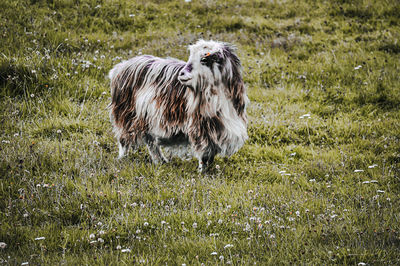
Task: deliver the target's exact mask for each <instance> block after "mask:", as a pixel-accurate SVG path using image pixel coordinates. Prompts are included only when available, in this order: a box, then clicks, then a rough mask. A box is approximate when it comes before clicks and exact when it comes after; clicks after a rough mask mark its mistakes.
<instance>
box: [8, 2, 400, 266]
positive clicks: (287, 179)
mask: <svg viewBox="0 0 400 266" xmlns="http://www.w3.org/2000/svg"><path fill="white" fill-rule="evenodd" d="M399 14H400V2H399V1H398V0H387V1H384V0H382V1H373V0H370V1H368V0H365V1H361V0H354V1H350V0H348V1H347V0H337V1H306V0H302V1H290V0H288V1H277V0H276V1H275V0H270V1H266V0H265V1H264V0H254V1H245V0H232V1H214V0H202V1H200V0H192V1H190V2H186V1H184V0H179V1H178V0H174V1H166V0H154V1H145V0H142V1H128V0H115V1H114V0H47V1H45V0H43V1H36V0H31V1H28V0H26V1H25V0H2V1H1V2H0V35H1V37H0V99H1V103H0V109H1V111H0V125H1V128H0V156H1V157H0V158H1V159H0V242H2V243H0V263H2V264H11V265H21V264H22V263H26V262H28V263H29V264H30V265H36V264H67V265H81V264H92V265H97V264H99V265H109V264H121V265H124V264H127V265H131V264H133V263H135V264H169V265H181V264H186V265H198V264H202V263H204V264H205V265H214V264H221V265H222V264H233V265H250V264H271V265H272V264H313V265H320V264H348V265H357V264H358V265H365V264H366V265H382V264H385V265H390V264H400V256H399V254H400V196H399V193H400V140H399V138H400V108H399V107H400V75H399V73H400V42H399V39H400V18H399ZM200 38H204V39H213V40H219V41H225V42H230V43H233V44H235V45H236V46H237V48H238V49H237V53H238V55H239V57H240V58H241V60H242V64H243V74H244V79H245V83H246V87H247V89H248V95H249V98H250V100H251V105H250V106H249V109H248V114H249V120H250V122H249V127H248V132H249V140H248V141H247V143H246V144H245V146H244V147H243V148H242V149H241V150H240V151H239V152H238V153H237V154H235V155H234V156H232V157H231V158H217V159H216V162H215V165H214V168H213V170H211V171H210V172H209V173H208V174H199V173H197V171H196V167H197V162H196V161H195V160H190V161H182V160H179V159H173V160H172V161H171V162H170V163H168V164H165V165H162V166H154V165H152V164H151V163H150V158H149V155H148V153H147V151H146V150H145V149H141V150H139V151H137V152H130V153H129V155H128V156H127V157H126V158H124V159H122V160H117V159H116V157H117V153H118V150H117V145H116V141H115V139H114V137H113V135H112V132H111V124H110V122H109V118H108V110H107V105H108V103H109V101H110V92H109V80H107V78H106V75H107V72H108V71H109V70H110V69H111V67H112V66H113V65H114V64H116V63H118V62H120V61H121V60H124V59H128V58H130V57H133V56H135V55H138V54H153V55H156V56H162V57H164V56H170V57H176V58H179V59H182V60H186V59H187V57H188V51H187V48H186V47H187V45H188V44H189V43H192V42H195V41H196V40H197V39H200ZM359 263H360V264H359ZM363 263H365V264H363Z"/></svg>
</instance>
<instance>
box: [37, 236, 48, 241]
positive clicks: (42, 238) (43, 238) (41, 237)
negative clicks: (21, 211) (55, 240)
mask: <svg viewBox="0 0 400 266" xmlns="http://www.w3.org/2000/svg"><path fill="white" fill-rule="evenodd" d="M45 239H46V238H45V237H44V236H40V237H36V238H35V240H45Z"/></svg>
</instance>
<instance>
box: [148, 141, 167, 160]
mask: <svg viewBox="0 0 400 266" xmlns="http://www.w3.org/2000/svg"><path fill="white" fill-rule="evenodd" d="M144 141H145V143H146V146H147V150H148V151H149V154H150V157H151V160H152V161H153V163H155V164H158V163H166V162H168V160H167V158H165V157H164V155H163V154H162V151H161V148H160V146H158V145H157V142H156V140H155V139H154V137H153V136H151V135H149V134H146V136H145V137H144Z"/></svg>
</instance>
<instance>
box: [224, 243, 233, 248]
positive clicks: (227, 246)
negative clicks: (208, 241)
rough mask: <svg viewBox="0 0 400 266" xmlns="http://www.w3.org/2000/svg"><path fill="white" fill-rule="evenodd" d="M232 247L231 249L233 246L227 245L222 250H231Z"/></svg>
mask: <svg viewBox="0 0 400 266" xmlns="http://www.w3.org/2000/svg"><path fill="white" fill-rule="evenodd" d="M232 247H233V245H232V244H227V245H225V247H224V249H227V248H232Z"/></svg>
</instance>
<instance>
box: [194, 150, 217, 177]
mask: <svg viewBox="0 0 400 266" xmlns="http://www.w3.org/2000/svg"><path fill="white" fill-rule="evenodd" d="M217 152H218V148H217V147H215V146H214V145H209V146H208V147H207V148H206V149H204V150H203V151H202V152H197V154H199V156H198V159H199V169H198V171H199V172H201V173H204V172H206V171H207V170H208V169H209V167H210V165H211V164H212V163H213V162H214V158H215V155H216V154H217Z"/></svg>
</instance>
